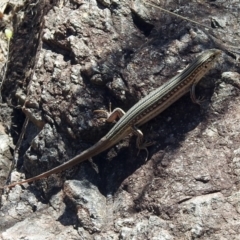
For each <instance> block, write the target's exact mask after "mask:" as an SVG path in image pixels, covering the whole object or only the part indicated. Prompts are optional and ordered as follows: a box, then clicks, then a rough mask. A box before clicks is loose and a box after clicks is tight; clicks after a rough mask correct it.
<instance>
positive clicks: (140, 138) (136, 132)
mask: <svg viewBox="0 0 240 240" xmlns="http://www.w3.org/2000/svg"><path fill="white" fill-rule="evenodd" d="M132 131H133V134H134V135H136V136H137V141H136V147H137V148H138V153H137V155H138V154H139V152H140V151H141V150H145V151H146V153H147V155H146V158H145V161H147V160H148V156H149V152H148V149H147V147H149V146H152V145H153V144H154V142H144V141H143V133H142V131H141V130H140V129H138V128H137V127H135V126H133V127H132Z"/></svg>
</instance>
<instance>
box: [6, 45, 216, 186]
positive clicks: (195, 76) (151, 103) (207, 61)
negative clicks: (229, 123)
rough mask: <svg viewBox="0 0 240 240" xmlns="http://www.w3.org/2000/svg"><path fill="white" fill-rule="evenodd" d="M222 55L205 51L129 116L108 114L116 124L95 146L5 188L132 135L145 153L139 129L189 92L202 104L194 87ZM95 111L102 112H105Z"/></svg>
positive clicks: (70, 163)
mask: <svg viewBox="0 0 240 240" xmlns="http://www.w3.org/2000/svg"><path fill="white" fill-rule="evenodd" d="M220 54H221V51H220V50H217V49H210V50H206V51H204V52H203V53H202V54H200V55H199V56H198V57H197V58H196V59H195V60H194V61H193V62H192V63H191V64H190V65H189V66H188V67H186V68H185V69H184V70H183V71H181V72H180V73H178V74H177V75H176V76H175V77H173V78H171V79H170V80H169V81H167V82H166V83H165V84H163V85H162V86H160V87H158V88H157V89H155V90H153V91H152V92H150V93H149V94H148V95H146V96H145V97H143V98H142V99H141V100H140V101H138V102H137V103H136V104H135V105H133V106H132V107H131V108H130V109H129V110H128V111H127V112H126V113H125V112H124V111H123V110H122V109H120V108H116V109H114V110H113V112H111V113H109V114H108V116H107V119H106V121H107V122H113V121H115V120H116V119H117V118H119V120H118V121H117V123H116V124H115V125H114V126H113V127H112V129H110V131H109V132H108V133H107V134H106V135H105V136H104V137H102V138H101V139H100V140H99V141H98V142H97V143H96V144H94V145H93V146H91V147H90V148H88V149H87V150H85V151H83V152H82V153H80V154H79V155H76V156H75V157H73V158H72V159H70V160H68V161H67V162H65V163H63V164H61V165H59V166H57V167H55V168H53V169H51V170H48V171H46V172H43V173H41V174H40V175H37V176H35V177H32V178H29V179H26V180H23V181H20V182H15V183H11V184H9V185H6V186H4V188H7V187H8V188H12V187H14V186H16V185H18V184H20V185H21V184H23V183H30V182H33V181H36V180H38V179H42V178H45V177H48V176H50V175H52V174H56V173H59V172H61V171H63V170H66V169H68V168H70V167H73V166H75V165H76V164H79V163H81V162H83V161H85V160H88V159H90V158H92V157H94V156H96V155H97V154H99V153H101V152H103V151H105V150H107V149H108V148H110V147H112V146H113V145H115V144H117V143H118V142H119V141H120V140H122V139H123V138H124V137H126V136H127V135H129V134H130V133H133V134H134V135H136V136H137V141H136V145H137V148H138V149H145V150H146V148H147V146H149V145H150V143H147V142H143V133H142V132H141V130H140V129H139V128H138V127H139V126H141V125H143V124H144V123H146V122H148V121H149V120H151V119H152V118H154V117H156V116H157V115H158V114H160V113H161V112H163V111H164V110H165V109H166V108H168V107H169V106H170V105H171V104H172V103H174V102H175V101H177V100H178V99H179V98H180V97H182V96H183V95H185V94H186V93H187V92H189V91H190V96H191V99H192V101H193V102H194V103H197V104H200V101H199V100H198V99H196V95H195V86H196V84H197V83H198V82H199V81H200V80H201V78H202V77H203V76H204V75H205V74H206V73H207V72H208V71H209V70H210V69H211V68H212V66H213V65H214V63H215V62H216V61H217V59H218V57H219V56H220ZM96 111H98V112H101V111H104V110H96ZM104 112H105V111H104Z"/></svg>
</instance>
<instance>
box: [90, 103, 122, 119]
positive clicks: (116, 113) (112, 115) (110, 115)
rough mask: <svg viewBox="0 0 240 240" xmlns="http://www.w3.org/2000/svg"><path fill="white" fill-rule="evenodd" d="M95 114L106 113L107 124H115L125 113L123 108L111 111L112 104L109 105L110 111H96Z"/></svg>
mask: <svg viewBox="0 0 240 240" xmlns="http://www.w3.org/2000/svg"><path fill="white" fill-rule="evenodd" d="M94 113H104V114H105V115H106V118H105V119H104V120H105V121H106V122H110V123H111V122H114V121H116V120H117V119H120V118H121V117H122V116H123V115H124V114H125V112H124V111H123V110H122V109H121V108H115V109H114V110H113V111H112V110H111V103H110V104H109V111H107V110H102V109H100V110H94Z"/></svg>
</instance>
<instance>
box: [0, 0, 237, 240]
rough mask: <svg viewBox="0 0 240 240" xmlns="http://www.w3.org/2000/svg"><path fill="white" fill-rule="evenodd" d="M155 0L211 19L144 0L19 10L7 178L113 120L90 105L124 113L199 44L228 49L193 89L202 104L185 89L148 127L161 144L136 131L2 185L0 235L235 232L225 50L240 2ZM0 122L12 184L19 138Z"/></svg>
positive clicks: (79, 1)
mask: <svg viewBox="0 0 240 240" xmlns="http://www.w3.org/2000/svg"><path fill="white" fill-rule="evenodd" d="M156 2H158V4H159V6H161V7H164V8H166V9H167V10H169V11H172V12H174V13H177V14H181V15H182V16H185V17H187V18H190V19H191V20H194V21H197V22H199V23H200V24H202V25H205V26H208V27H209V28H208V29H207V28H205V27H203V26H200V25H196V24H193V23H191V22H189V21H186V20H183V19H181V18H177V17H175V16H173V15H170V14H169V13H166V12H163V11H161V10H160V9H158V8H155V7H152V6H149V5H147V4H146V3H145V2H144V1H140V0H136V1H130V0H122V1H118V0H98V1H97V0H65V1H63V0H53V1H50V0H39V1H24V2H22V3H21V4H22V5H19V6H18V7H17V8H15V13H14V14H15V15H14V16H15V22H14V23H15V24H16V27H15V29H14V39H13V41H12V43H11V54H10V60H9V70H8V74H7V78H6V83H5V84H4V86H3V94H2V95H3V97H4V100H5V101H6V103H11V104H12V105H15V106H17V105H18V106H19V105H21V107H22V112H23V113H24V114H25V116H26V118H27V119H29V122H28V124H27V128H26V130H25V137H24V139H23V141H22V144H21V147H20V151H19V157H18V162H17V169H16V170H15V171H13V172H12V174H11V181H19V180H21V179H23V178H29V177H32V176H36V175H38V174H40V173H42V172H44V171H46V170H48V169H51V168H53V167H55V166H58V165H60V164H62V163H63V162H65V161H67V160H69V159H71V158H72V157H74V156H75V155H77V154H79V153H80V152H81V151H83V150H85V149H87V148H89V147H90V146H92V145H93V144H94V143H95V142H97V141H98V140H99V139H100V138H101V137H102V136H104V135H105V134H106V133H107V132H108V131H109V130H110V129H111V127H112V126H113V124H107V123H105V122H104V121H103V120H102V117H104V116H99V115H98V114H96V113H94V110H96V109H108V107H109V102H111V104H112V107H113V108H115V107H121V108H122V109H124V110H125V111H126V110H128V109H129V108H130V107H131V106H132V105H133V104H135V103H136V102H137V101H138V100H139V99H141V98H142V97H143V96H145V95H146V94H148V93H149V92H150V91H152V90H154V89H155V88H156V87H158V86H160V85H161V84H163V83H165V82H166V81H168V80H169V79H170V78H171V77H173V76H174V75H176V74H177V72H178V71H179V70H181V69H183V68H184V67H186V66H187V65H188V64H189V63H191V61H192V60H193V59H194V58H195V57H196V56H197V55H198V54H199V53H201V52H202V51H204V50H206V49H211V48H218V49H222V50H223V53H222V55H221V57H220V58H219V60H218V62H217V63H216V64H215V66H214V68H213V69H212V70H211V71H210V73H209V74H208V75H206V76H205V77H204V78H203V80H202V81H201V82H200V83H199V84H198V86H197V96H203V97H204V102H203V104H202V105H201V106H198V105H195V104H193V103H192V102H191V99H190V97H189V94H188V95H186V96H184V97H183V98H181V99H180V100H179V101H177V102H176V103H174V104H173V105H172V106H171V107H169V108H168V109H167V110H166V111H164V112H163V113H162V114H161V115H159V116H158V117H156V118H155V119H153V120H151V121H150V122H148V123H146V124H145V125H144V126H142V127H141V130H142V131H143V133H144V135H145V139H147V140H148V141H153V142H155V144H154V145H152V146H151V147H149V158H148V160H147V161H145V158H146V153H145V152H144V151H141V152H140V153H139V154H138V150H137V149H136V146H135V140H136V138H135V137H134V136H129V137H128V138H126V139H124V140H123V141H121V142H120V143H119V144H117V145H116V146H114V147H112V148H111V149H109V150H108V151H106V152H103V153H101V154H99V155H98V156H96V157H94V158H93V159H92V160H91V161H85V162H84V163H82V164H79V165H77V166H75V167H73V168H72V169H69V170H67V171H64V172H62V173H60V174H56V175H53V176H50V177H49V178H47V179H43V180H40V181H37V182H35V183H32V184H30V185H27V184H26V185H24V186H16V187H14V188H13V189H11V190H9V189H6V190H4V191H2V196H1V210H0V230H1V231H0V234H1V235H0V238H1V239H2V240H17V239H28V240H33V239H38V240H39V239H87V240H88V239H95V240H100V239H101V240H102V239H109V240H110V239H123V240H125V239H126V240H128V239H154V240H158V239H159V240H160V239H161V240H172V239H178V240H185V239H186V240H188V239H189V240H190V239H202V240H203V239H206V240H207V239H208V240H209V239H212V240H214V239H216V240H217V239H218V240H219V239H221V240H225V239H226V240H227V239H232V240H233V239H239V238H240V237H239V236H240V184H239V183H240V74H239V72H240V64H239V55H238V54H237V53H236V54H235V53H231V52H229V51H227V50H226V47H225V45H228V47H229V46H230V45H231V46H236V47H237V46H239V45H240V37H239V36H240V29H239V21H240V19H239V11H240V4H239V1H224V2H223V1H173V0H170V1H161V0H160V1H156ZM180 2H181V4H179V3H180ZM223 43H225V45H223ZM229 49H230V47H229ZM231 49H232V51H233V52H236V51H239V52H240V50H237V48H231ZM12 105H11V106H12ZM4 106H5V105H4ZM1 108H2V109H3V106H2V107H1ZM9 112H10V113H9V114H11V116H14V114H17V112H16V111H13V112H12V111H9ZM6 113H8V111H7V110H6ZM18 114H20V113H19V112H18ZM0 116H1V122H4V121H6V120H7V121H9V123H10V125H11V124H12V122H11V121H13V120H12V118H11V117H6V116H4V115H3V114H1V115H0ZM15 117H16V116H15ZM1 126H2V125H1V123H0V148H1V149H0V150H1V152H0V156H8V157H6V161H5V162H4V163H3V161H2V160H1V165H2V166H5V167H1V172H0V173H1V181H2V182H4V181H3V180H2V179H3V178H4V180H5V178H6V177H7V169H9V168H10V161H9V160H8V159H9V158H10V156H9V155H10V152H9V151H8V150H7V146H12V143H11V140H9V139H8V138H7V136H8V135H7V134H6V133H5V132H4V131H3V127H1ZM3 126H5V125H4V124H3ZM19 134H20V132H19ZM3 142H4V144H3ZM10 143H11V144H10ZM4 152H7V154H5V155H4ZM1 154H2V155H1ZM1 158H2V157H1Z"/></svg>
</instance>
